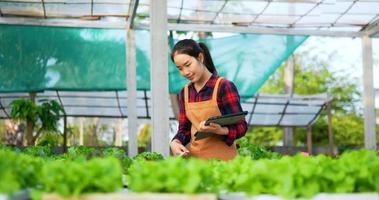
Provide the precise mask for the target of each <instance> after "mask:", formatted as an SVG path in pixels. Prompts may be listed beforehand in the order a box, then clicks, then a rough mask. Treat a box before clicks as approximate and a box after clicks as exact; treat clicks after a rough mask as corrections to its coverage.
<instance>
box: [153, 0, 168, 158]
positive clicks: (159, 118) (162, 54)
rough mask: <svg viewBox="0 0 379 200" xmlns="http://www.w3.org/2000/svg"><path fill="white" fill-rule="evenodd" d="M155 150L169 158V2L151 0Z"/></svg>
mask: <svg viewBox="0 0 379 200" xmlns="http://www.w3.org/2000/svg"><path fill="white" fill-rule="evenodd" d="M150 41H151V42H150V44H151V60H150V67H151V95H152V99H151V100H152V109H151V110H152V130H153V132H152V151H154V152H158V153H161V154H162V155H163V156H165V157H168V156H169V144H168V143H169V137H168V134H169V112H168V108H169V91H168V38H167V1H166V0H150Z"/></svg>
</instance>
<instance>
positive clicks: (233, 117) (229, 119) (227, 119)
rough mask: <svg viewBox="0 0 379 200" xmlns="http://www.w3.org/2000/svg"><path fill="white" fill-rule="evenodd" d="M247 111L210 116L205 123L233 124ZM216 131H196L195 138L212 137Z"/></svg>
mask: <svg viewBox="0 0 379 200" xmlns="http://www.w3.org/2000/svg"><path fill="white" fill-rule="evenodd" d="M247 113H248V112H247V111H244V112H239V113H233V114H228V115H222V116H217V117H210V118H208V120H207V121H206V122H205V125H207V126H208V125H209V124H210V123H216V124H219V125H220V126H226V125H232V124H237V123H238V122H239V121H240V120H241V119H242V118H243V117H245V115H247ZM213 135H214V133H208V132H200V131H198V132H196V133H195V140H201V139H203V138H207V137H211V136H213Z"/></svg>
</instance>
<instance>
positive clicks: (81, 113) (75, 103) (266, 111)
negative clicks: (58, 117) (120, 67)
mask: <svg viewBox="0 0 379 200" xmlns="http://www.w3.org/2000/svg"><path fill="white" fill-rule="evenodd" d="M28 97H29V94H28V93H12V94H6V93H0V119H6V118H9V115H10V110H11V106H10V103H11V102H12V101H13V100H15V99H19V98H28ZM45 99H50V100H56V101H57V102H59V103H60V104H61V105H62V106H63V107H64V110H65V112H66V115H67V116H71V117H109V118H127V115H128V111H127V92H126V91H103V92H74V91H45V92H43V93H37V96H36V101H37V102H39V101H40V100H45ZM329 100H330V99H329V98H328V97H327V96H326V95H314V96H293V97H289V96H287V95H267V94H258V95H256V96H254V97H252V98H248V99H243V100H242V109H243V110H245V111H248V112H249V114H248V116H247V117H246V120H247V121H248V123H249V125H254V126H294V127H296V126H298V127H304V126H309V125H311V124H312V123H313V122H314V121H315V120H316V119H317V117H318V115H319V113H320V111H321V110H322V108H323V107H324V106H325V104H326V103H327V102H329ZM170 102H171V101H170ZM169 113H170V115H169V116H170V119H171V120H174V119H175V116H174V112H173V110H172V109H171V106H170V109H169ZM137 117H138V118H139V119H150V118H151V94H150V92H149V91H138V92H137Z"/></svg>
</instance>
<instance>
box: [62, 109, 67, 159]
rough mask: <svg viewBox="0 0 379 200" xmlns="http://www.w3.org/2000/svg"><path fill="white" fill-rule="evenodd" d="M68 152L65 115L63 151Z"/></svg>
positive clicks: (65, 119)
mask: <svg viewBox="0 0 379 200" xmlns="http://www.w3.org/2000/svg"><path fill="white" fill-rule="evenodd" d="M66 152H67V116H66V113H64V116H63V153H66Z"/></svg>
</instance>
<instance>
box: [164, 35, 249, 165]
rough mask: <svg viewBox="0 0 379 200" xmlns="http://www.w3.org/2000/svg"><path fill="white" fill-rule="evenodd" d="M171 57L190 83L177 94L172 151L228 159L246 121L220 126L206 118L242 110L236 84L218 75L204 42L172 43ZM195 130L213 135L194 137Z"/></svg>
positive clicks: (244, 130)
mask: <svg viewBox="0 0 379 200" xmlns="http://www.w3.org/2000/svg"><path fill="white" fill-rule="evenodd" d="M171 59H172V60H173V62H174V63H175V65H176V66H177V68H178V70H179V71H180V73H181V75H183V76H184V77H185V78H187V79H188V80H189V81H190V83H189V84H187V85H185V86H184V87H183V89H182V90H181V91H180V95H179V105H180V114H179V129H178V133H177V134H176V135H175V137H174V138H173V140H172V141H171V143H170V147H171V151H172V153H173V154H174V155H189V156H193V157H197V158H201V159H221V160H231V159H233V158H234V157H235V156H236V155H237V149H236V144H235V140H236V139H238V138H240V137H242V136H244V135H245V133H246V128H247V123H246V121H245V120H244V119H243V120H241V121H240V122H239V123H238V124H234V125H229V126H225V127H221V126H220V125H218V124H214V123H211V124H210V125H208V126H206V125H205V120H206V119H208V118H209V117H212V116H220V115H226V114H232V113H237V112H241V111H242V108H241V104H240V98H239V94H238V92H237V88H236V87H235V85H234V84H233V83H232V82H231V81H228V80H226V79H224V78H222V77H220V76H218V74H217V71H216V68H215V66H214V65H213V61H212V58H211V55H210V54H209V50H208V48H207V46H206V45H205V44H203V43H197V42H196V41H194V40H191V39H185V40H181V41H179V42H178V43H176V44H175V46H174V48H173V49H172V52H171ZM197 131H201V132H211V133H214V134H215V135H213V136H211V137H208V138H204V139H201V140H195V138H196V137H195V136H194V134H195V133H196V132H197Z"/></svg>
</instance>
